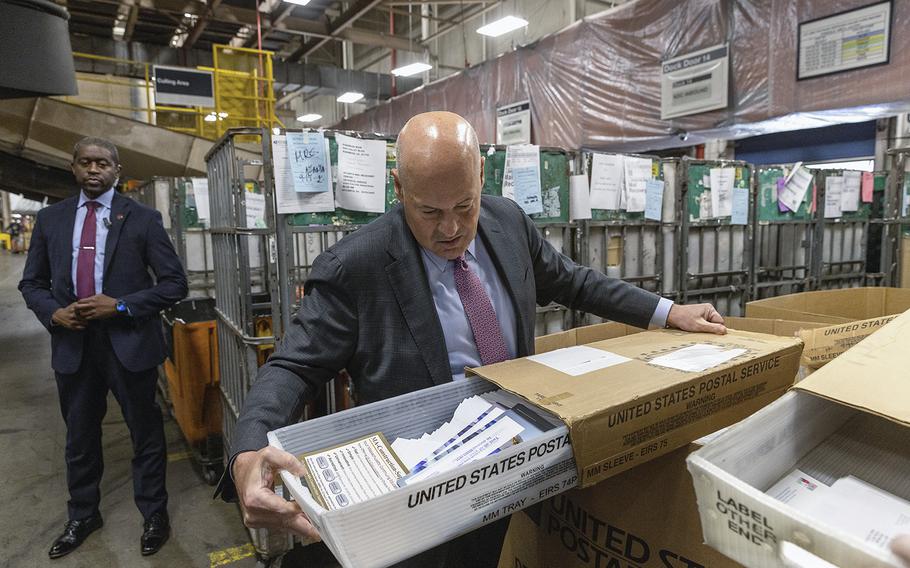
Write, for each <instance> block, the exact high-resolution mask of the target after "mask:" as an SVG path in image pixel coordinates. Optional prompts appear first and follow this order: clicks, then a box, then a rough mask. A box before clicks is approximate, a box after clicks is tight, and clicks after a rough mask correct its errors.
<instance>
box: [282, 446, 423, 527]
mask: <svg viewBox="0 0 910 568" xmlns="http://www.w3.org/2000/svg"><path fill="white" fill-rule="evenodd" d="M300 459H301V460H302V461H303V462H304V464H306V466H307V469H308V470H309V474H310V475H308V476H307V478H306V481H307V484H308V485H310V484H312V485H315V490H316V492H318V494H319V495H321V496H322V498H323V504H324V505H325V507H326V508H327V509H329V510H332V509H341V508H343V507H347V506H349V505H352V504H354V503H361V502H363V501H368V500H370V499H372V498H374V497H378V496H380V495H384V494H385V493H388V492H389V491H392V490H394V489H396V488H397V487H398V478H400V477H402V476H403V475H405V474H406V473H407V471H406V470H405V469H404V468H403V467H402V466H401V464H400V463H398V460H397V458H396V457H395V454H394V453H392V450H391V449H390V448H389V446H388V444H386V442H385V439H384V438H383V437H382V436H381V435H379V434H373V435H372V436H367V437H366V438H363V439H360V440H355V441H353V442H350V443H348V444H344V445H342V446H338V447H337V448H332V449H329V450H324V451H321V452H314V453H312V454H307V455H304V456H300Z"/></svg>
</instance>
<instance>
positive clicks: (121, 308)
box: [115, 300, 132, 316]
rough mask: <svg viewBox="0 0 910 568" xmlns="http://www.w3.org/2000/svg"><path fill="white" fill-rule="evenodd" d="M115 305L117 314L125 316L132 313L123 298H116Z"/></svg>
mask: <svg viewBox="0 0 910 568" xmlns="http://www.w3.org/2000/svg"><path fill="white" fill-rule="evenodd" d="M115 307H116V309H117V313H118V314H121V315H125V316H129V315H132V314H131V313H130V308H129V306H127V305H126V302H124V301H123V300H117V305H116V306H115Z"/></svg>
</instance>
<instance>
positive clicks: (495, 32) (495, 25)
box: [477, 16, 528, 37]
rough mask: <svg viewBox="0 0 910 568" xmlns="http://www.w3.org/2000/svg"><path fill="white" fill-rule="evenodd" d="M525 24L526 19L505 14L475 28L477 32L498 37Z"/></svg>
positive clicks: (526, 23) (526, 22)
mask: <svg viewBox="0 0 910 568" xmlns="http://www.w3.org/2000/svg"><path fill="white" fill-rule="evenodd" d="M527 25H528V21H527V20H523V19H521V18H516V17H515V16H506V17H505V18H500V19H498V20H496V21H495V22H491V23H489V24H487V25H485V26H481V27H479V28H477V33H479V34H481V35H485V36H490V37H498V36H501V35H503V34H507V33H509V32H513V31H515V30H517V29H519V28H523V27H525V26H527Z"/></svg>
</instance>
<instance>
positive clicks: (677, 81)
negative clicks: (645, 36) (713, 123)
mask: <svg viewBox="0 0 910 568" xmlns="http://www.w3.org/2000/svg"><path fill="white" fill-rule="evenodd" d="M729 69H730V51H729V45H728V44H722V45H715V46H713V47H709V48H707V49H702V50H701V51H696V52H693V53H688V54H686V55H682V56H680V57H674V58H673V59H668V60H666V61H663V62H661V70H660V118H661V119H662V120H666V119H668V118H676V117H678V116H688V115H690V114H698V113H700V112H706V111H709V110H715V109H719V108H726V107H727V101H728V94H729V93H728V85H727V81H728V77H729Z"/></svg>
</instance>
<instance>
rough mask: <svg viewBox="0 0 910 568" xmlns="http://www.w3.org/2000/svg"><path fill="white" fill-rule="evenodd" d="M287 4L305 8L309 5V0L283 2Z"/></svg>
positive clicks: (286, 0) (287, 0)
mask: <svg viewBox="0 0 910 568" xmlns="http://www.w3.org/2000/svg"><path fill="white" fill-rule="evenodd" d="M284 1H285V2H287V3H288V4H297V5H298V6H306V5H307V4H309V3H310V0H284Z"/></svg>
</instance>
